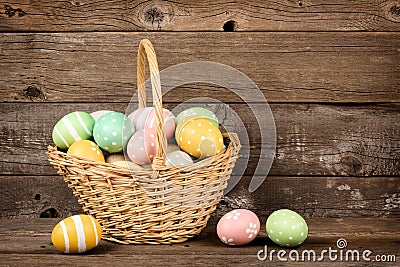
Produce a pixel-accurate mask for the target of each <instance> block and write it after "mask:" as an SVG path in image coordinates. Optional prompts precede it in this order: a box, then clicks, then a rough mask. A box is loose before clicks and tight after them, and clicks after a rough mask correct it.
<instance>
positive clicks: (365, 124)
mask: <svg viewBox="0 0 400 267" xmlns="http://www.w3.org/2000/svg"><path fill="white" fill-rule="evenodd" d="M127 106H128V105H127V104H122V103H98V104H72V103H66V104H37V103H32V104H28V103H3V104H0V119H1V121H2V122H3V124H2V126H1V129H2V130H1V133H0V144H1V145H0V162H1V165H0V173H1V174H28V175H29V174H30V175H49V174H55V170H54V169H53V168H52V167H51V166H50V164H49V163H48V161H47V157H46V155H45V150H46V148H47V146H48V145H49V144H52V138H51V132H52V129H53V127H54V125H55V124H56V122H57V121H58V120H59V119H60V118H61V117H62V116H64V115H65V114H67V113H69V112H72V111H76V110H81V111H87V112H93V111H96V110H103V109H107V110H110V109H111V110H116V111H120V112H124V113H125V110H126V108H127ZM255 106H257V107H259V108H260V109H261V110H263V106H261V105H255ZM270 106H271V109H272V113H273V115H274V118H275V124H276V129H277V130H276V132H277V152H276V157H275V159H274V163H273V165H272V169H271V172H270V174H271V175H339V176H348V175H350V176H352V175H356V176H379V175H387V176H388V175H389V176H391V175H400V160H399V155H400V153H399V150H400V139H399V136H400V134H399V130H400V125H399V124H400V112H399V110H400V105H399V104H384V105H357V106H348V105H342V106H340V105H316V104H272V105H270ZM166 107H167V108H171V109H172V108H173V107H174V105H173V104H167V105H166ZM182 107H184V106H182ZM207 107H208V108H209V109H211V110H213V111H214V112H215V113H216V114H217V116H218V117H219V119H220V121H221V122H222V124H223V125H224V126H225V127H227V128H231V129H233V130H232V131H235V132H237V133H238V134H239V135H240V136H245V133H246V132H245V129H244V128H239V127H238V121H237V119H235V117H234V114H233V113H231V112H229V111H228V106H224V105H222V104H208V105H207ZM229 107H230V108H232V109H233V110H235V111H236V113H238V114H239V115H240V118H241V120H242V121H243V123H244V126H245V128H246V131H247V132H248V135H249V140H250V143H249V144H250V146H249V145H245V139H243V138H242V143H243V144H244V145H245V146H244V148H243V149H242V153H241V155H242V156H243V157H245V158H248V157H250V162H249V164H248V168H247V170H246V174H248V175H250V174H252V173H253V172H254V170H255V168H256V166H257V163H258V157H259V153H260V151H259V149H260V146H261V145H268V144H269V143H270V141H271V140H261V138H260V135H259V131H258V130H257V121H256V119H255V117H254V115H253V114H252V113H251V111H250V110H249V109H248V108H247V107H246V106H244V105H241V104H231V105H229ZM246 149H250V154H249V153H246ZM262 157H263V158H264V155H263V156H262ZM27 166H29V167H27ZM237 171H241V170H237ZM237 171H236V170H235V173H238V172H237Z"/></svg>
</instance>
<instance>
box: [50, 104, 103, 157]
mask: <svg viewBox="0 0 400 267" xmlns="http://www.w3.org/2000/svg"><path fill="white" fill-rule="evenodd" d="M94 123H95V121H94V119H93V118H92V116H91V115H90V114H88V113H86V112H82V111H75V112H71V113H69V114H67V115H65V116H64V117H62V119H61V120H59V121H58V122H57V124H56V125H55V126H54V129H53V133H52V137H53V142H54V144H56V146H58V147H59V148H61V149H67V148H69V147H70V146H71V145H72V144H73V143H75V142H76V141H79V140H88V139H90V138H91V137H92V132H93V126H94Z"/></svg>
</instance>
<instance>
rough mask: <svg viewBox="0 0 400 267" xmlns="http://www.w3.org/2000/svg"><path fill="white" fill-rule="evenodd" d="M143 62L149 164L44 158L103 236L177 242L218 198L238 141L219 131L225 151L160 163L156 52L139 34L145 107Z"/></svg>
mask: <svg viewBox="0 0 400 267" xmlns="http://www.w3.org/2000/svg"><path fill="white" fill-rule="evenodd" d="M146 55H147V59H148V62H149V68H150V75H151V83H152V93H153V105H154V110H155V114H156V141H157V143H156V148H157V149H156V155H155V157H154V160H153V164H152V168H151V169H145V168H138V169H135V170H132V169H131V170H129V169H127V168H124V167H120V166H116V165H111V164H109V163H103V162H94V161H91V160H87V159H84V158H81V157H78V156H73V155H67V154H66V153H64V152H62V151H59V150H57V147H55V146H49V147H48V151H47V155H48V157H49V161H50V163H51V164H52V165H53V166H54V167H55V168H56V169H57V170H58V173H59V174H61V175H62V176H63V177H64V181H65V182H67V183H68V186H69V187H70V188H71V189H72V191H73V194H74V195H75V196H76V197H77V198H78V202H79V203H80V204H81V205H82V207H83V210H84V211H85V212H87V213H88V214H90V215H92V216H94V217H95V218H96V219H97V220H98V221H99V222H100V224H101V225H102V227H103V239H106V240H110V241H115V242H118V243H122V244H145V243H147V244H171V243H179V242H183V241H185V240H187V239H188V238H191V237H193V236H195V235H197V234H199V233H200V232H201V230H202V229H203V228H204V227H205V226H206V224H207V221H208V219H209V218H210V215H211V213H212V212H213V211H214V210H215V208H216V205H217V204H218V202H219V201H220V199H221V196H222V194H223V191H224V189H225V188H226V186H227V182H228V179H229V177H230V175H231V173H232V169H233V167H234V165H235V162H236V159H237V157H238V153H239V150H240V147H241V145H240V142H239V139H238V137H237V135H236V134H234V133H228V134H224V141H225V143H226V145H227V148H226V150H224V151H222V152H220V153H218V154H217V155H216V156H214V157H210V158H206V159H203V160H201V161H199V162H196V163H194V164H192V165H189V166H185V167H179V168H178V167H174V166H165V151H166V150H165V146H164V144H165V135H164V133H163V131H162V127H163V124H164V123H163V115H162V94H161V83H160V77H159V70H158V63H157V59H156V54H155V52H154V48H153V46H152V44H151V42H150V41H149V40H147V39H144V40H142V41H141V42H140V45H139V51H138V69H137V82H138V90H139V91H138V92H139V97H138V98H139V107H145V106H146V95H145V62H146Z"/></svg>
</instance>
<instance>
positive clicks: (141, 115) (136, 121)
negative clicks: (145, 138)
mask: <svg viewBox="0 0 400 267" xmlns="http://www.w3.org/2000/svg"><path fill="white" fill-rule="evenodd" d="M152 109H153V108H152V107H147V108H139V109H137V110H135V111H134V112H132V113H131V114H129V116H128V118H129V120H130V121H131V122H132V123H133V125H134V126H135V129H136V130H137V131H138V130H141V129H143V128H144V124H145V121H146V119H147V116H148V115H149V113H150V111H151V110H152Z"/></svg>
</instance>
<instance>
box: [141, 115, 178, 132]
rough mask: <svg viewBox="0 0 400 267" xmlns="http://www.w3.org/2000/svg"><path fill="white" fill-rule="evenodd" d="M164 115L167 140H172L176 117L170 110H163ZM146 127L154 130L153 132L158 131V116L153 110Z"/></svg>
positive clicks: (147, 119)
mask: <svg viewBox="0 0 400 267" xmlns="http://www.w3.org/2000/svg"><path fill="white" fill-rule="evenodd" d="M163 115H164V133H165V136H166V138H167V139H170V138H171V137H172V136H173V135H174V132H175V116H174V115H173V114H172V112H171V111H169V110H168V109H163ZM144 127H145V128H147V129H150V130H152V131H153V132H155V131H156V116H155V112H154V110H153V109H152V110H151V111H150V113H149V115H148V116H147V118H146V122H145V125H144Z"/></svg>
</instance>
